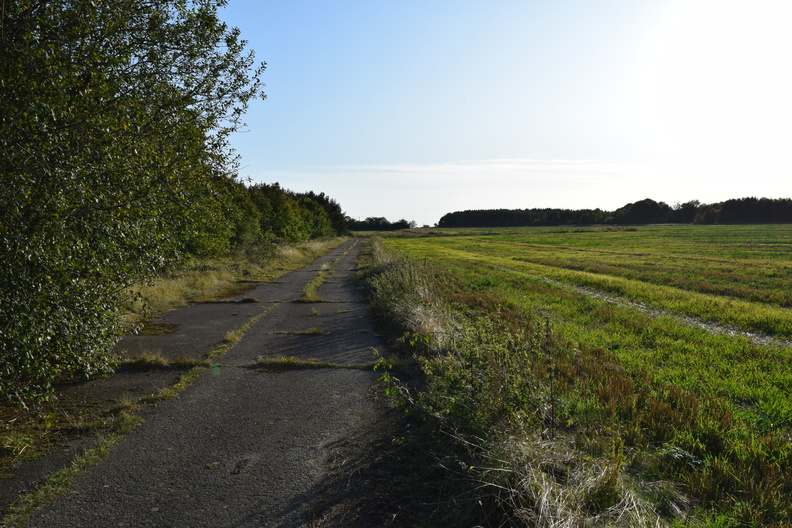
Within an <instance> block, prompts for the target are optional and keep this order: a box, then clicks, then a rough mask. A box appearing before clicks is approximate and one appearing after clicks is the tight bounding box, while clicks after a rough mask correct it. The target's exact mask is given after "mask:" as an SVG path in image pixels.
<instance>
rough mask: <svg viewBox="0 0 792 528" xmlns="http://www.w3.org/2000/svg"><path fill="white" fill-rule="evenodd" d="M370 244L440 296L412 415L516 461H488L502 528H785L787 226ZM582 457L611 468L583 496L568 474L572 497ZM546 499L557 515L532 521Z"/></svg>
mask: <svg viewBox="0 0 792 528" xmlns="http://www.w3.org/2000/svg"><path fill="white" fill-rule="evenodd" d="M383 243H384V245H385V246H386V247H387V248H388V250H389V251H395V252H397V253H398V254H400V255H404V256H407V257H408V258H409V259H410V260H409V262H411V264H410V265H409V266H417V267H420V268H421V269H422V271H417V272H416V273H417V274H418V275H422V276H423V277H430V278H431V280H432V281H433V283H434V284H435V285H436V286H435V289H434V290H433V291H435V292H436V293H435V295H436V296H438V297H442V298H443V299H444V300H443V302H444V303H446V304H444V306H445V308H443V309H442V310H441V311H444V313H446V315H445V316H444V317H445V323H442V322H438V321H439V320H440V319H442V318H439V317H435V318H434V319H435V323H436V324H434V326H432V325H431V324H430V325H427V324H425V321H424V323H422V324H417V325H416V324H413V329H412V331H413V332H414V336H418V338H416V337H414V338H413V339H412V341H413V342H416V341H420V340H424V341H426V342H427V343H428V342H429V341H430V340H435V342H436V343H438V344H437V345H436V346H435V350H434V351H433V352H427V353H425V354H424V358H423V359H422V360H421V361H422V366H423V369H424V372H425V373H426V375H427V376H429V382H428V386H429V390H437V391H446V392H445V394H443V395H441V396H438V395H437V394H435V395H429V394H428V392H427V394H426V395H425V400H426V401H427V402H431V403H427V405H426V406H427V407H428V408H429V409H430V411H429V412H430V413H431V412H434V414H436V415H438V416H447V417H448V416H452V415H454V414H457V415H461V416H462V417H463V418H462V422H464V424H466V425H465V426H464V427H461V429H464V428H465V427H469V428H472V429H470V430H471V431H472V433H471V434H473V435H474V436H475V437H476V438H484V437H487V438H486V439H485V440H483V441H482V443H481V444H482V447H481V448H480V450H479V452H480V453H484V452H488V453H489V455H487V456H489V457H490V458H492V459H497V460H500V461H501V463H500V466H503V465H504V463H503V461H504V460H511V461H512V462H511V463H510V464H511V465H510V464H505V465H506V466H509V469H508V471H506V470H505V469H504V467H500V468H499V469H498V471H500V472H501V473H502V474H508V475H511V477H508V478H507V480H508V481H509V483H505V482H503V481H501V480H498V481H497V482H489V483H487V486H489V487H491V489H500V490H501V491H500V492H498V493H497V494H499V495H501V498H500V499H498V501H496V502H498V504H499V506H498V508H500V509H501V510H503V511H506V513H504V514H503V515H504V516H505V517H504V518H509V519H511V520H510V521H509V523H512V524H514V525H520V524H521V523H523V524H524V525H529V526H534V525H543V524H542V523H541V522H538V521H537V519H539V518H544V519H545V520H546V521H547V519H550V517H552V516H553V515H555V517H556V518H557V519H560V518H562V517H564V516H566V519H567V520H568V524H566V525H569V526H574V525H619V524H620V523H621V525H625V526H628V525H639V524H640V525H658V524H660V525H662V524H663V523H667V524H671V525H677V524H678V525H706V526H786V525H790V524H792V499H790V497H791V496H792V447H791V446H790V438H792V436H790V431H792V362H790V359H792V346H791V345H792V343H791V341H792V309H790V308H792V226H786V225H772V226H646V227H637V228H625V229H609V228H596V227H592V228H524V229H514V228H511V229H486V230H473V229H471V230H437V229H435V230H414V231H413V232H412V233H409V234H408V235H407V236H401V237H389V238H386V239H383ZM390 258H395V257H390ZM400 266H401V267H402V268H405V266H407V265H406V264H404V263H402V264H401V265H400ZM409 266H407V267H409ZM438 284H439V286H437V285H438ZM422 287H423V288H424V289H426V288H427V287H428V286H427V285H426V284H424V285H423V286H422ZM380 289H382V288H380ZM423 297H424V300H425V301H426V299H425V298H426V295H424V296H423ZM434 302H435V301H434V300H433V301H431V302H429V301H426V304H427V308H425V309H424V311H425V312H426V311H427V310H428V309H429V308H428V306H429V305H431V304H432V303H434ZM435 307H436V305H435ZM408 319H409V318H408ZM412 319H413V323H415V321H414V320H415V316H413V317H412ZM424 319H426V317H424ZM449 321H454V322H449ZM460 321H465V322H460ZM484 321H488V322H486V323H484ZM432 334H437V335H432ZM441 334H442V336H444V337H442V338H441ZM474 334H475V337H472V338H471V336H474ZM448 336H452V338H451V340H450V341H449V340H448ZM498 336H500V341H499V340H498ZM471 339H472V341H471ZM441 342H442V344H440V343H441ZM463 370H467V371H468V372H466V373H465V372H462V371H463ZM433 378H434V379H433ZM477 421H478V422H477ZM476 423H478V426H475V425H474V424H476ZM476 427H478V429H476ZM482 431H484V432H482ZM505 439H508V441H506V440H505ZM520 439H521V440H520ZM537 442H538V443H539V444H541V443H542V442H550V443H549V444H547V445H545V447H544V448H543V449H545V450H546V451H547V453H548V454H547V457H546V458H547V463H546V464H545V465H546V466H547V467H546V468H545V469H541V468H542V462H541V459H542V454H541V449H539V450H538V452H535V453H533V454H532V455H530V456H529V457H528V458H529V459H530V460H533V461H534V462H532V463H530V464H529V463H527V462H526V460H527V459H526V456H528V455H526V452H527V451H529V449H527V448H526V446H527V445H529V444H531V445H534V446H536V445H538V444H537ZM495 444H498V445H499V446H500V447H498V448H497V449H496V448H494V447H492V446H493V445H495ZM561 444H563V448H562V447H561ZM543 445H544V444H543ZM485 446H486V447H485ZM505 446H506V447H505ZM509 446H510V447H509ZM520 446H521V447H520ZM493 449H495V451H497V452H498V453H499V454H498V455H497V456H495V455H493ZM534 450H535V449H534ZM559 450H571V451H568V455H567V457H566V458H564V461H558V460H557V459H556V458H554V457H557V453H558V452H559ZM504 451H506V452H508V451H511V453H509V454H508V455H506V454H504ZM514 451H520V454H519V455H518V454H516V453H515V452H514ZM552 451H555V452H556V455H551V454H549V453H550V452H552ZM532 457H533V458H532ZM587 457H588V458H587ZM518 459H519V460H520V462H519V464H518V465H520V467H522V468H523V470H520V471H518V470H517V469H515V467H516V466H514V464H515V463H516V462H515V461H516V460H518ZM553 460H555V462H552V461H553ZM585 460H588V461H589V462H590V463H591V464H594V467H598V468H600V469H599V470H597V471H600V472H601V473H602V475H610V476H609V477H607V478H606V477H600V480H599V481H597V482H598V483H594V484H592V482H593V481H592V482H589V483H588V484H587V486H588V488H586V487H585V486H584V483H583V480H585V479H584V478H583V477H582V476H581V474H578V477H575V478H578V479H579V480H580V479H582V480H581V482H580V483H579V485H578V486H577V488H578V491H577V492H574V491H573V490H572V489H571V488H570V486H571V485H572V481H573V480H575V478H573V474H576V473H575V471H573V468H581V467H583V466H585V465H586V463H584V461H585ZM595 461H598V462H596V463H595ZM591 464H589V465H591ZM490 465H492V464H490ZM496 465H497V464H496ZM527 466H531V467H538V468H539V469H538V470H537V471H538V472H533V473H530V472H529V473H530V474H528V473H525V467H527ZM490 469H492V468H490ZM532 471H533V470H532ZM587 471H592V470H591V468H589V470H587ZM595 472H596V471H595ZM491 473H492V472H490V473H489V476H485V475H483V474H482V475H479V476H478V477H477V478H479V479H480V480H481V481H482V482H485V481H487V479H488V478H490V477H491V476H492V474H491ZM548 475H549V476H550V477H552V479H551V480H554V481H555V484H554V485H553V486H551V488H553V489H555V490H556V491H555V492H552V493H551V491H547V490H545V492H543V493H544V499H542V500H545V502H544V503H543V502H542V500H540V499H539V498H537V497H539V495H541V493H539V495H537V493H538V492H537V491H536V490H537V489H544V485H543V484H541V483H542V482H545V480H546V479H547V478H550V477H548ZM498 478H499V479H500V478H504V477H498ZM591 479H594V480H596V478H594V477H590V478H589V480H591ZM608 479H610V480H608ZM531 481H533V482H531ZM562 481H563V482H562ZM564 486H566V487H567V489H566V491H563V489H564ZM584 488H585V490H586V491H581V490H583V489H584ZM506 489H509V490H510V491H509V493H508V499H504V498H503V497H502V495H503V491H502V490H506ZM520 489H521V490H522V491H520ZM548 489H549V488H548ZM531 490H533V491H531ZM553 493H556V495H557V496H556V499H555V500H556V502H557V503H558V505H557V507H558V508H561V509H562V510H563V509H564V508H565V506H562V505H561V503H563V502H564V501H566V502H567V503H568V504H567V506H569V511H567V513H566V514H563V513H559V511H555V513H554V514H553V515H550V514H548V513H547V511H545V513H544V514H542V513H541V511H542V508H545V510H547V508H548V503H547V502H546V501H547V500H548V497H549V496H550V495H552V494H553ZM564 493H566V494H567V495H564ZM575 493H577V495H575ZM521 494H522V495H523V496H522V498H521ZM529 496H531V497H533V498H530V497H529ZM573 496H574V497H577V499H576V500H577V501H578V507H577V512H578V513H574V510H575V508H574V507H573V506H572V504H571V503H572V502H574V500H573V499H572V498H570V497H573ZM584 496H585V497H584ZM563 497H566V499H564V498H563ZM581 497H583V498H581ZM506 503H508V504H506ZM628 503H630V504H631V505H632V506H629V507H628ZM617 510H619V511H621V512H622V513H621V514H617V513H616V511H617ZM627 510H629V511H632V512H633V514H635V515H637V516H638V517H639V518H640V517H642V516H643V520H640V519H639V520H640V522H639V520H636V518H635V517H630V516H625V514H624V512H625V511H627ZM537 512H539V513H537ZM608 512H610V513H608ZM636 512H638V513H636ZM640 512H643V513H640ZM647 512H648V513H647ZM542 515H544V517H542ZM520 519H523V520H522V521H520ZM526 519H533V520H531V521H530V522H528V520H526ZM617 519H621V520H618V521H617ZM624 519H631V520H629V521H625V520H624ZM651 519H654V520H651ZM625 522H626V523H625ZM532 523H533V524H532ZM507 524H508V523H507ZM544 525H547V526H551V525H552V526H561V525H564V524H563V523H561V521H558V522H555V524H554V523H553V522H550V521H547V522H546V523H545V524H544Z"/></svg>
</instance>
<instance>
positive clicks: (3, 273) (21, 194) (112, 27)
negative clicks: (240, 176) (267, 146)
mask: <svg viewBox="0 0 792 528" xmlns="http://www.w3.org/2000/svg"><path fill="white" fill-rule="evenodd" d="M224 4H225V1H224V0H101V1H100V0H96V1H90V2H89V1H84V2H83V1H74V0H30V1H26V2H19V1H13V0H4V1H3V2H2V13H0V16H2V22H1V23H0V24H1V25H0V49H2V53H0V145H2V147H1V148H0V177H1V178H2V189H1V190H0V258H2V264H3V265H2V267H0V393H2V394H4V395H6V396H7V397H9V398H11V399H13V400H16V401H21V402H24V401H26V400H30V399H32V398H36V397H40V396H42V395H43V394H45V393H46V391H47V390H48V388H49V386H50V384H51V382H52V381H53V380H54V379H56V377H57V376H59V375H61V374H84V375H92V374H96V373H99V372H101V371H105V370H107V369H108V368H109V367H110V365H111V364H112V358H111V355H110V351H111V348H112V345H113V343H114V341H115V339H116V338H117V336H118V335H119V332H120V331H121V328H120V324H119V314H118V313H117V306H118V305H119V301H120V300H121V298H122V297H123V295H124V291H125V290H126V288H127V287H128V286H129V285H130V284H132V283H134V282H136V281H138V280H140V279H141V278H144V277H147V276H151V275H152V274H154V273H156V272H157V271H158V270H160V269H162V268H163V267H164V266H166V265H167V264H168V263H170V262H173V261H174V260H175V259H176V258H178V256H179V255H180V254H182V253H184V252H185V251H187V250H191V251H195V252H216V251H222V250H223V249H224V248H226V247H227V244H228V240H229V237H230V236H231V235H232V234H233V226H232V223H231V222H229V221H228V218H227V215H225V214H224V212H223V205H222V204H223V203H224V199H225V198H227V195H224V194H223V190H222V186H220V185H216V181H217V178H230V177H231V176H232V174H233V173H234V169H235V159H234V157H233V156H232V154H231V153H230V150H229V149H228V145H227V137H228V134H230V133H231V132H232V131H234V130H236V129H237V128H238V127H239V126H240V125H241V123H240V119H241V116H242V114H243V112H244V110H245V108H246V106H247V103H248V101H249V100H250V99H251V98H254V97H256V96H258V95H261V94H260V88H261V85H260V82H259V75H260V72H261V71H262V70H263V64H262V65H260V66H258V67H255V66H254V61H253V55H252V53H250V52H246V51H245V42H244V41H242V40H240V38H239V31H238V30H237V29H230V28H228V27H227V25H226V24H224V23H222V22H221V21H220V20H219V18H218V12H217V10H218V7H222V6H223V5H224Z"/></svg>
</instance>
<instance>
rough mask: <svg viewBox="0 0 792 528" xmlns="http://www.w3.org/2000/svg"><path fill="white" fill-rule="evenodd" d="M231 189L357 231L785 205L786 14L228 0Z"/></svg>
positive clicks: (706, 6) (791, 193) (672, 1)
mask: <svg viewBox="0 0 792 528" xmlns="http://www.w3.org/2000/svg"><path fill="white" fill-rule="evenodd" d="M220 17H221V18H222V19H223V20H224V21H225V22H227V23H228V24H229V25H230V26H234V27H238V28H239V29H240V30H241V33H242V37H243V38H244V39H245V40H247V41H248V43H249V44H248V46H249V48H250V49H253V50H254V51H255V54H256V59H257V60H258V61H264V62H266V63H267V69H266V71H265V73H264V74H263V77H262V79H263V81H264V83H265V84H266V87H265V88H264V91H265V93H266V95H267V97H266V99H264V100H257V101H255V102H253V103H252V104H251V106H250V108H249V110H248V112H247V114H246V117H245V122H246V123H247V127H246V128H245V129H244V131H242V132H240V133H237V134H235V135H234V136H233V137H232V138H231V143H232V146H233V147H234V148H235V149H236V151H237V153H238V154H239V155H240V156H241V170H240V176H241V177H242V178H246V179H249V181H251V182H253V183H259V182H263V183H274V182H279V183H280V185H281V186H282V187H284V188H287V189H291V190H293V191H296V192H306V191H314V192H317V193H319V192H324V193H325V194H327V195H328V196H330V197H331V198H333V199H335V200H336V201H337V202H338V203H339V204H340V205H341V207H342V208H343V209H344V211H345V212H346V214H347V215H349V216H350V217H352V218H355V219H364V218H367V217H385V218H387V219H388V220H390V221H396V220H400V219H406V220H410V221H415V222H417V223H418V225H434V224H435V223H437V222H438V221H439V219H440V217H441V216H442V215H444V214H446V213H449V212H452V211H461V210H466V209H500V208H506V209H531V208H543V207H552V208H565V209H594V208H600V209H604V210H615V209H617V208H619V207H621V206H623V205H625V204H627V203H630V202H635V201H638V200H642V199H644V198H651V199H653V200H657V201H664V202H666V203H668V204H669V205H674V204H675V203H684V202H687V201H690V200H694V199H695V200H700V201H701V202H703V203H712V202H717V201H721V200H727V199H730V198H742V197H747V196H756V197H768V198H788V197H792V178H791V177H790V176H792V155H790V154H792V152H790V151H791V150H792V102H790V99H791V98H792V31H789V28H790V27H792V2H790V1H789V0H742V1H738V0H641V1H640V2H637V1H635V0H597V1H591V0H486V1H485V0H333V1H329V0H229V4H228V6H227V7H225V8H223V9H221V10H220Z"/></svg>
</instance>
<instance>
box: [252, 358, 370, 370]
mask: <svg viewBox="0 0 792 528" xmlns="http://www.w3.org/2000/svg"><path fill="white" fill-rule="evenodd" d="M376 365H377V363H370V364H369V363H366V364H351V365H346V364H341V363H329V362H325V361H319V360H317V359H299V358H295V357H286V356H279V357H268V356H261V357H259V358H258V361H257V362H256V363H254V364H253V365H251V367H252V368H254V369H256V370H259V371H261V372H287V371H290V370H311V369H352V370H374V367H375V366H376Z"/></svg>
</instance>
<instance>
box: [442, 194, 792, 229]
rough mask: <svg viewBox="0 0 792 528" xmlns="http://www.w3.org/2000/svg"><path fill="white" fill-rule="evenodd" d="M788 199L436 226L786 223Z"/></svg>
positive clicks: (517, 215) (509, 213)
mask: <svg viewBox="0 0 792 528" xmlns="http://www.w3.org/2000/svg"><path fill="white" fill-rule="evenodd" d="M788 223H792V199H790V198H779V199H772V198H753V197H751V198H738V199H732V200H726V201H725V202H719V203H713V204H702V203H701V202H699V201H698V200H692V201H690V202H686V203H680V204H675V205H674V206H670V205H668V204H666V203H665V202H656V201H654V200H651V199H649V198H647V199H645V200H641V201H639V202H635V203H629V204H627V205H625V206H624V207H621V208H619V209H617V210H615V211H603V210H601V209H486V210H484V209H481V210H469V211H456V212H453V213H447V214H445V215H444V216H443V217H442V218H441V219H440V221H439V222H438V224H437V226H438V227H517V226H553V225H592V224H617V225H619V224H621V225H623V224H788Z"/></svg>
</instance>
